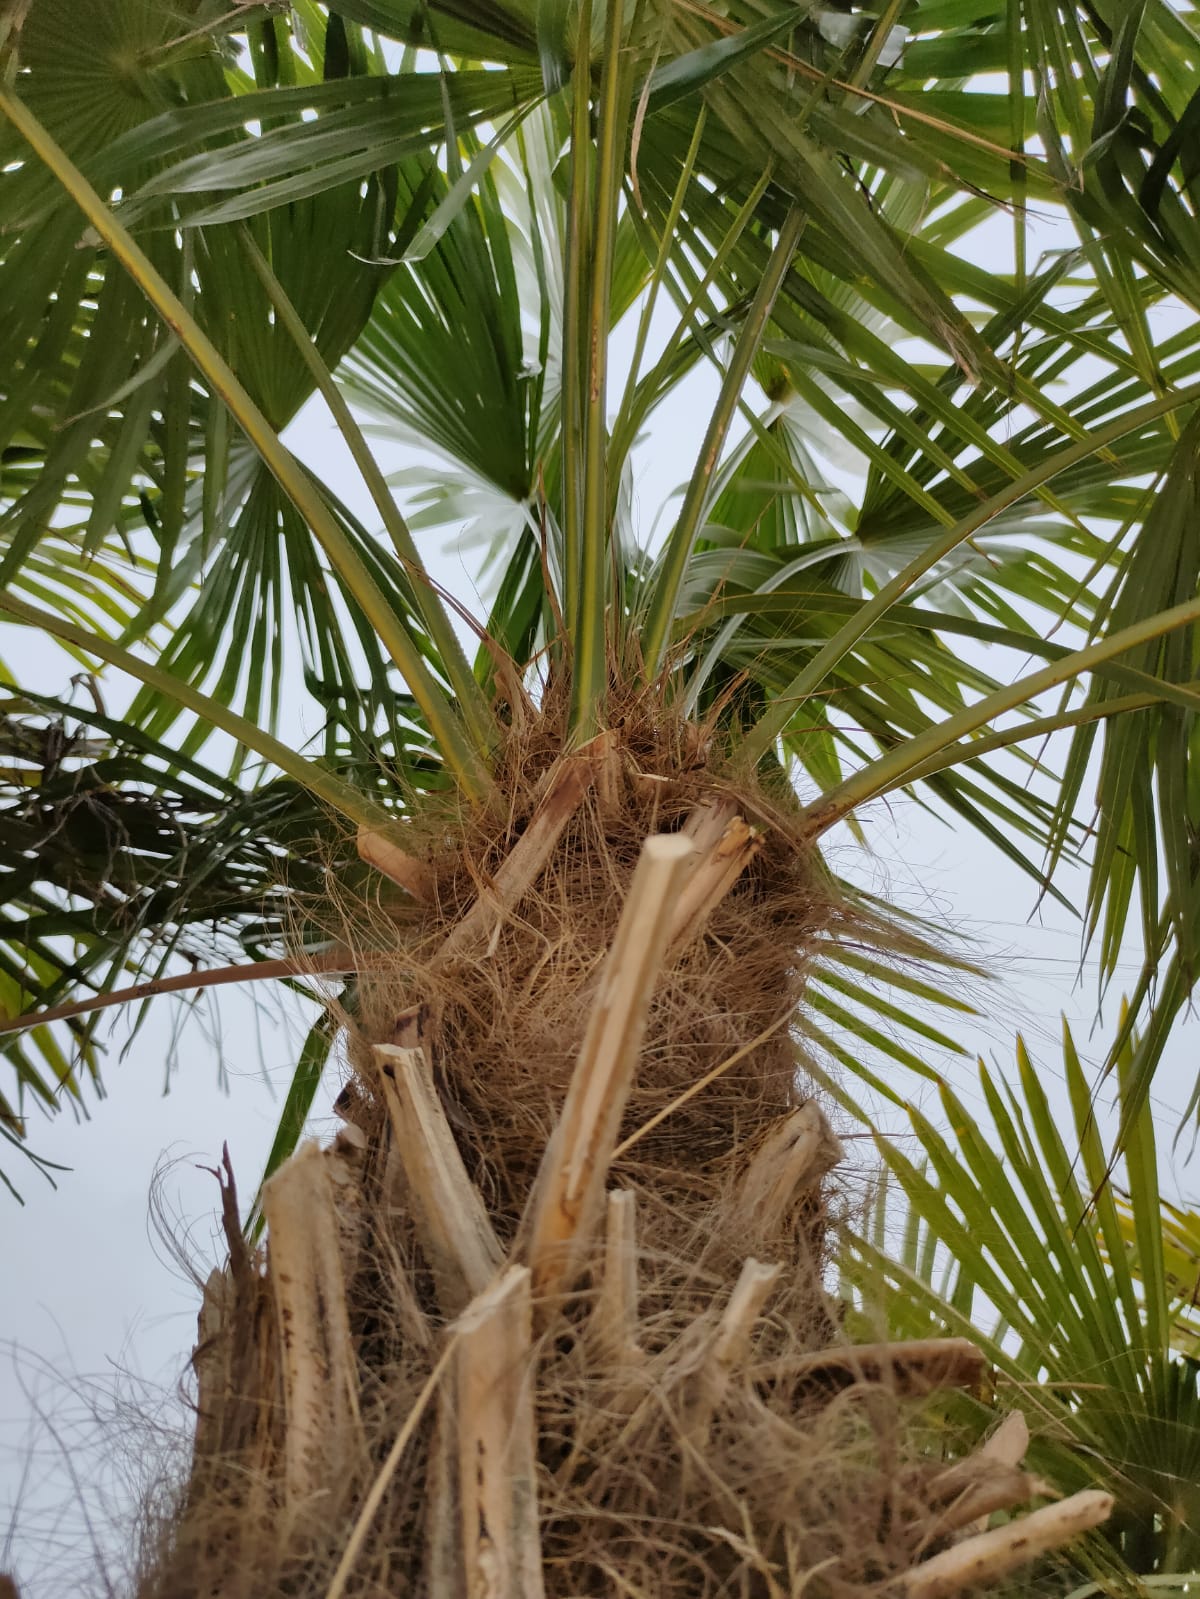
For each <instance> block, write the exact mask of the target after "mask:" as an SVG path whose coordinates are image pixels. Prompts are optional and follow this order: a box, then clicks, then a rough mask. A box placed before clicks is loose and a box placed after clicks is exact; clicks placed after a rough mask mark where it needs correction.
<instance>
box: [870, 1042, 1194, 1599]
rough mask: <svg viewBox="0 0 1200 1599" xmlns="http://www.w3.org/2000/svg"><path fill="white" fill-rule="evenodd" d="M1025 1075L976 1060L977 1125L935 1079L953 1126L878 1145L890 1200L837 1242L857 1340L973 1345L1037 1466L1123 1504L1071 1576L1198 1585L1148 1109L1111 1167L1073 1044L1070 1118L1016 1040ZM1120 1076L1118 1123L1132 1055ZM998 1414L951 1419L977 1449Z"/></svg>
mask: <svg viewBox="0 0 1200 1599" xmlns="http://www.w3.org/2000/svg"><path fill="white" fill-rule="evenodd" d="M1017 1066H1018V1078H1017V1081H1016V1082H1013V1083H1009V1082H1007V1081H1005V1079H1003V1078H1002V1077H1000V1076H999V1075H998V1074H996V1073H995V1072H993V1071H991V1070H990V1069H989V1068H987V1067H986V1066H984V1065H983V1063H982V1062H981V1063H980V1068H979V1087H980V1089H981V1091H982V1100H983V1107H984V1108H981V1112H980V1114H979V1115H978V1116H974V1115H972V1114H971V1112H970V1111H969V1110H968V1109H967V1106H966V1105H965V1104H964V1102H963V1101H962V1099H961V1098H960V1097H959V1096H957V1095H956V1094H954V1093H953V1092H952V1091H951V1090H950V1089H949V1088H948V1087H947V1086H945V1085H944V1084H943V1085H942V1087H941V1090H940V1099H941V1106H940V1109H941V1112H942V1115H943V1116H944V1118H945V1122H944V1125H945V1127H946V1128H947V1129H948V1130H947V1131H942V1130H941V1129H940V1127H939V1126H938V1125H935V1123H934V1121H933V1120H932V1119H931V1118H930V1117H929V1116H927V1115H926V1114H925V1113H924V1112H922V1111H920V1110H918V1109H917V1108H916V1107H915V1106H912V1105H910V1106H909V1107H908V1120H909V1123H910V1126H911V1137H904V1138H899V1137H896V1138H885V1137H882V1136H877V1137H876V1144H877V1147H878V1149H879V1151H880V1154H881V1155H882V1157H883V1161H884V1164H885V1168H886V1172H887V1183H886V1197H884V1195H883V1194H882V1193H881V1196H880V1202H879V1204H878V1205H877V1207H876V1209H875V1212H874V1216H873V1219H872V1221H871V1224H870V1226H869V1227H868V1228H867V1229H866V1231H865V1232H864V1233H862V1234H861V1235H851V1236H850V1237H849V1238H848V1240H847V1245H846V1254H845V1260H844V1263H843V1271H844V1274H845V1281H846V1285H847V1290H848V1291H849V1292H850V1293H851V1295H852V1297H853V1300H854V1304H855V1307H856V1308H855V1312H854V1314H855V1316H856V1317H858V1318H860V1323H859V1324H860V1325H861V1327H862V1328H863V1330H864V1332H865V1333H867V1334H868V1335H870V1334H871V1333H872V1332H873V1331H874V1330H875V1329H876V1328H877V1325H878V1322H879V1321H880V1320H881V1319H882V1320H883V1321H885V1322H886V1324H887V1326H888V1328H889V1329H890V1330H891V1331H892V1332H893V1333H894V1334H899V1335H901V1336H923V1335H928V1334H930V1333H942V1332H946V1333H964V1334H966V1335H967V1336H970V1337H972V1338H975V1339H976V1340H977V1341H979V1342H981V1343H982V1345H983V1347H984V1348H985V1350H986V1352H987V1354H988V1356H989V1358H990V1359H991V1361H992V1362H993V1364H994V1366H995V1368H996V1371H997V1381H998V1384H999V1389H998V1394H997V1403H998V1404H999V1406H1000V1407H1001V1408H1003V1409H1005V1410H1007V1409H1011V1408H1013V1407H1018V1408H1020V1409H1022V1410H1024V1412H1025V1414H1026V1417H1027V1419H1028V1422H1029V1427H1030V1432H1031V1435H1032V1440H1033V1442H1032V1446H1031V1450H1030V1457H1029V1458H1030V1461H1031V1463H1032V1464H1034V1465H1035V1466H1036V1468H1037V1469H1039V1470H1045V1472H1046V1474H1047V1475H1048V1476H1049V1477H1052V1478H1053V1480H1054V1481H1055V1482H1056V1483H1057V1484H1059V1485H1061V1486H1062V1487H1063V1488H1067V1487H1070V1486H1078V1487H1082V1486H1084V1485H1088V1486H1090V1485H1099V1484H1102V1485H1103V1486H1104V1487H1105V1488H1107V1489H1108V1490H1109V1491H1110V1492H1112V1493H1113V1494H1114V1495H1115V1496H1116V1500H1117V1511H1116V1513H1115V1515H1114V1517H1113V1521H1112V1524H1111V1530H1110V1531H1109V1532H1107V1533H1106V1534H1105V1535H1104V1539H1103V1540H1102V1539H1101V1538H1099V1537H1097V1538H1096V1540H1095V1543H1094V1546H1093V1548H1092V1549H1091V1551H1090V1552H1089V1555H1088V1557H1087V1558H1086V1560H1085V1562H1084V1564H1083V1565H1082V1566H1080V1567H1079V1568H1078V1571H1079V1578H1080V1579H1082V1577H1083V1576H1085V1575H1091V1576H1094V1577H1096V1578H1098V1579H1100V1580H1101V1581H1102V1582H1109V1583H1111V1582H1118V1583H1122V1584H1125V1585H1130V1584H1132V1582H1133V1580H1134V1578H1135V1576H1136V1577H1137V1578H1142V1577H1147V1576H1155V1577H1158V1578H1162V1579H1165V1578H1166V1577H1168V1576H1169V1575H1170V1574H1172V1573H1187V1572H1190V1571H1193V1570H1194V1569H1195V1568H1196V1567H1197V1565H1200V1502H1198V1501H1197V1490H1196V1484H1197V1482H1200V1388H1198V1386H1197V1367H1196V1363H1195V1362H1194V1361H1193V1360H1191V1359H1189V1358H1187V1355H1186V1352H1185V1353H1184V1354H1183V1355H1182V1358H1181V1355H1180V1353H1178V1352H1177V1351H1176V1347H1175V1346H1176V1345H1177V1344H1178V1343H1179V1335H1180V1331H1181V1330H1182V1328H1183V1326H1184V1325H1185V1323H1184V1322H1183V1321H1181V1319H1180V1314H1181V1313H1180V1303H1181V1298H1182V1295H1181V1293H1180V1282H1179V1279H1178V1278H1177V1277H1176V1276H1175V1275H1174V1269H1175V1267H1176V1265H1177V1264H1178V1244H1177V1243H1176V1241H1175V1239H1174V1238H1173V1236H1172V1232H1171V1219H1172V1213H1171V1211H1170V1210H1168V1209H1164V1208H1163V1207H1162V1205H1161V1200H1160V1194H1159V1187H1158V1171H1157V1163H1156V1151H1155V1139H1154V1129H1153V1122H1152V1119H1151V1115H1150V1112H1149V1109H1148V1107H1147V1106H1146V1105H1145V1103H1144V1102H1142V1103H1141V1104H1140V1105H1137V1106H1136V1107H1135V1108H1133V1109H1132V1111H1130V1112H1129V1114H1128V1117H1127V1120H1128V1135H1129V1136H1128V1138H1127V1141H1126V1145H1125V1152H1124V1156H1123V1158H1122V1160H1121V1161H1120V1163H1118V1157H1117V1156H1116V1155H1115V1154H1114V1153H1113V1151H1112V1149H1111V1148H1108V1147H1106V1146H1105V1144H1104V1143H1103V1141H1102V1139H1101V1135H1100V1132H1099V1129H1098V1126H1097V1122H1096V1118H1095V1111H1094V1107H1093V1098H1092V1093H1091V1088H1090V1085H1089V1083H1088V1082H1087V1080H1086V1077H1085V1074H1084V1071H1083V1068H1082V1065H1081V1063H1080V1060H1079V1057H1078V1055H1077V1053H1076V1051H1075V1046H1074V1043H1073V1041H1072V1038H1071V1035H1070V1032H1069V1031H1068V1030H1064V1038H1063V1070H1064V1074H1065V1083H1062V1084H1060V1085H1059V1087H1060V1091H1061V1090H1063V1089H1065V1095H1064V1097H1065V1098H1066V1099H1067V1100H1068V1101H1069V1105H1070V1112H1069V1114H1064V1111H1063V1108H1062V1107H1060V1106H1058V1105H1056V1104H1055V1103H1054V1102H1053V1100H1052V1097H1051V1094H1050V1092H1049V1090H1048V1085H1047V1074H1046V1073H1045V1071H1044V1069H1043V1070H1041V1071H1039V1069H1038V1068H1037V1067H1036V1066H1035V1064H1034V1063H1033V1062H1032V1061H1031V1059H1030V1057H1029V1055H1028V1054H1027V1052H1026V1050H1025V1047H1024V1045H1023V1044H1022V1043H1021V1042H1020V1041H1018V1046H1017ZM1119 1069H1120V1076H1121V1092H1122V1095H1123V1103H1124V1105H1125V1106H1126V1108H1127V1109H1128V1107H1129V1106H1130V1105H1131V1103H1132V1102H1131V1099H1130V1095H1131V1094H1133V1093H1135V1092H1136V1079H1135V1075H1134V1060H1133V1049H1132V1048H1131V1047H1129V1046H1125V1047H1123V1048H1122V1049H1121V1051H1120V1053H1119ZM1114 1167H1117V1168H1118V1170H1119V1171H1120V1175H1119V1176H1115V1175H1114ZM1118 1195H1120V1196H1121V1197H1118ZM901 1237H902V1238H903V1243H902V1244H900V1245H899V1247H897V1240H898V1239H899V1238H901ZM994 1414H995V1412H994V1410H993V1408H992V1406H991V1405H990V1404H979V1403H976V1402H974V1401H972V1402H969V1403H966V1404H964V1405H963V1406H962V1407H961V1408H960V1409H959V1410H958V1411H957V1412H956V1414H955V1415H954V1417H953V1418H952V1419H953V1422H954V1424H955V1425H957V1426H959V1427H961V1428H962V1429H964V1431H965V1434H966V1436H967V1437H970V1436H972V1435H974V1436H978V1435H979V1434H980V1433H981V1432H982V1431H984V1430H986V1429H987V1427H988V1426H989V1425H990V1422H991V1420H992V1418H993V1416H994ZM1105 1591H1108V1589H1107V1588H1106V1589H1105Z"/></svg>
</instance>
